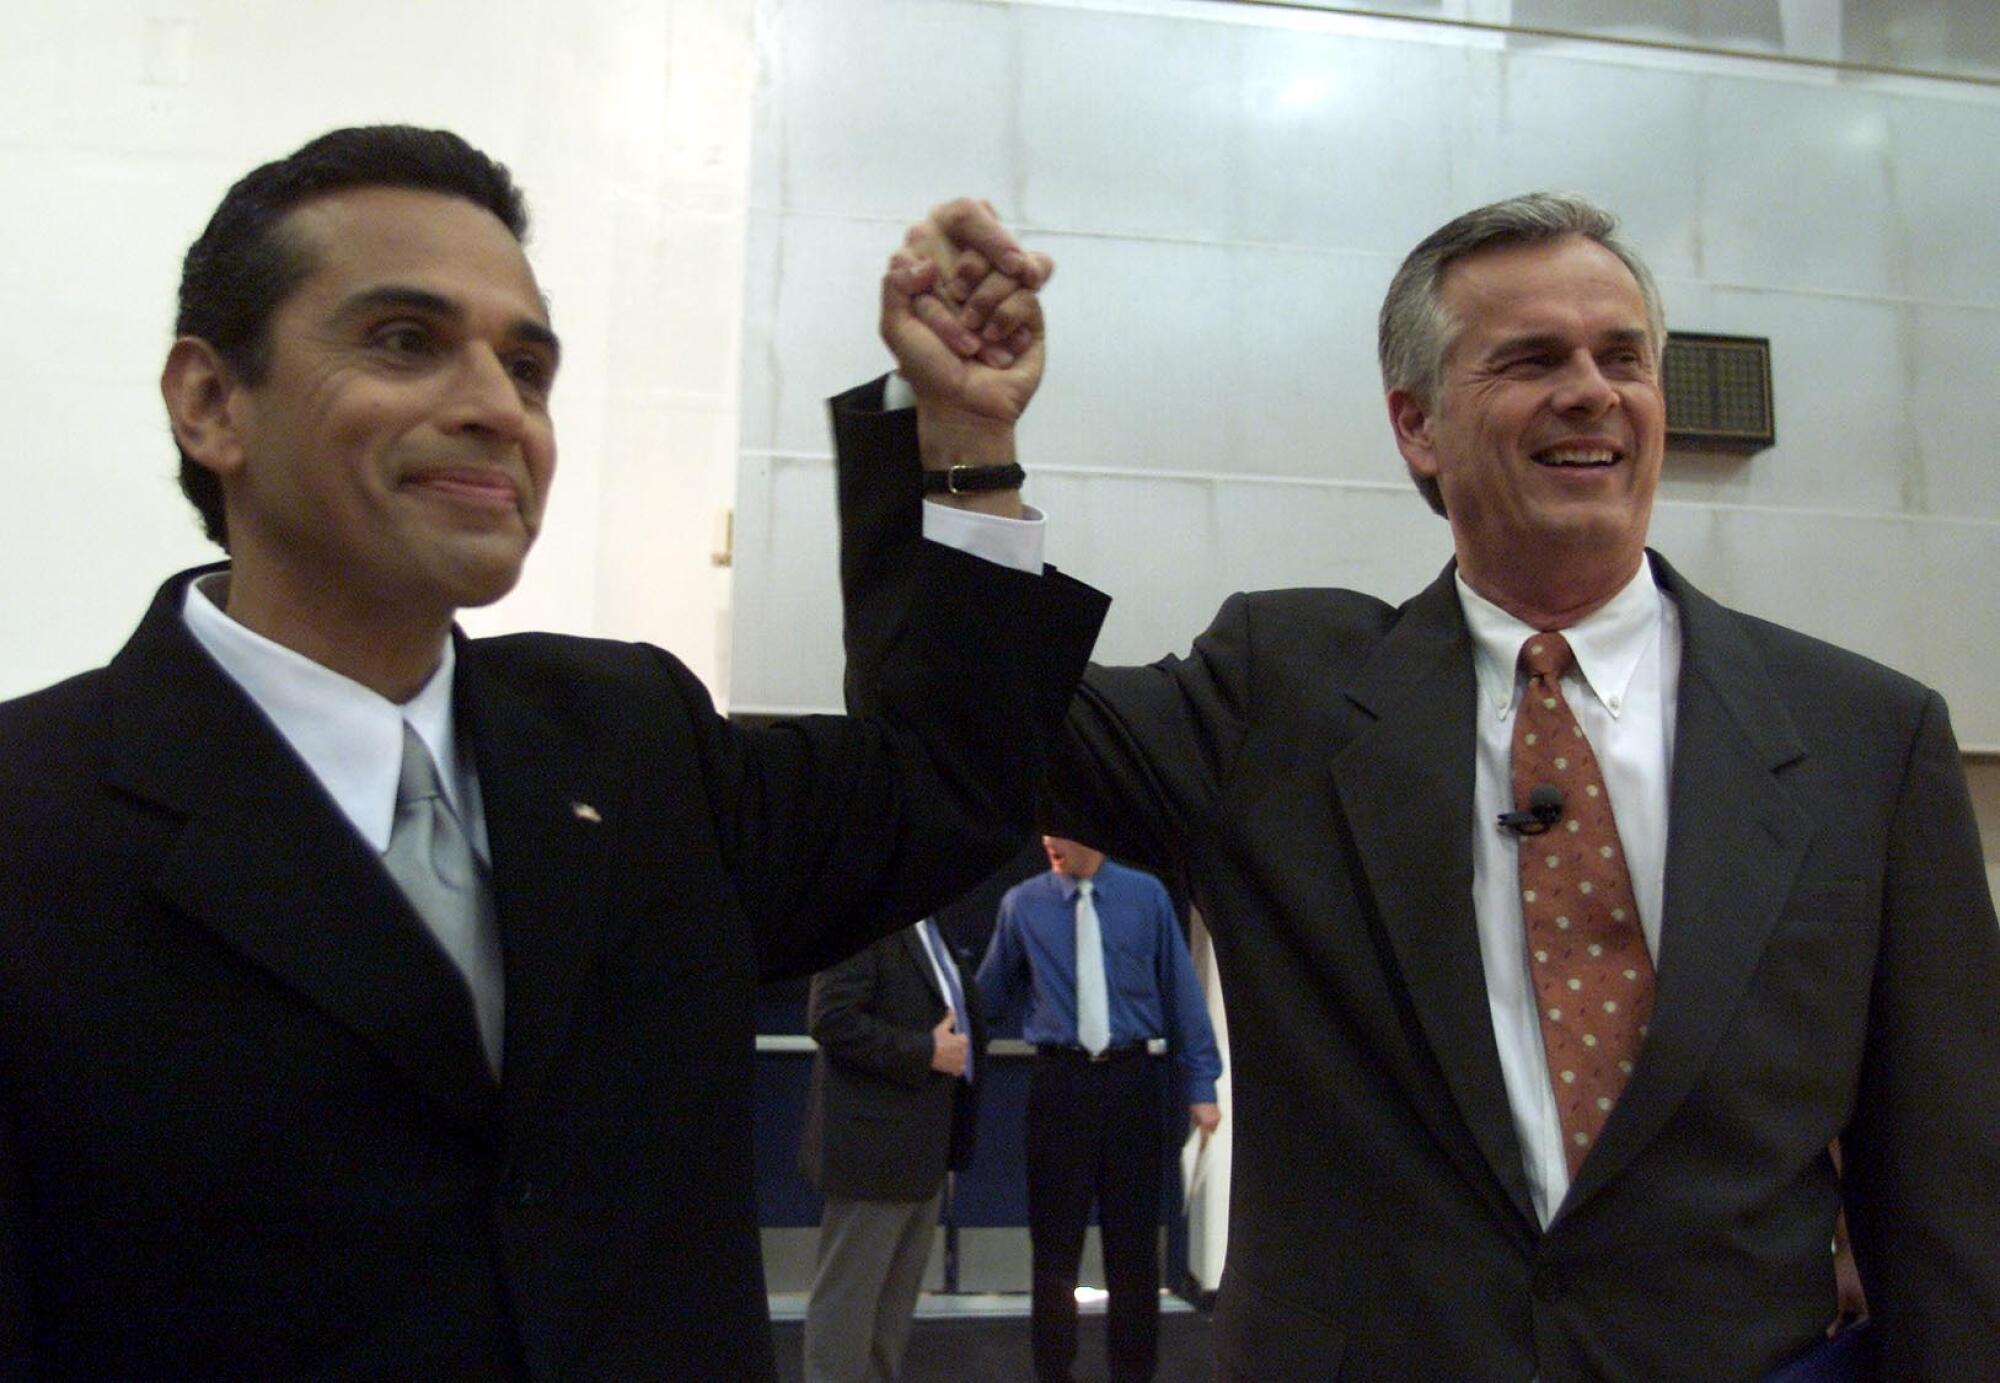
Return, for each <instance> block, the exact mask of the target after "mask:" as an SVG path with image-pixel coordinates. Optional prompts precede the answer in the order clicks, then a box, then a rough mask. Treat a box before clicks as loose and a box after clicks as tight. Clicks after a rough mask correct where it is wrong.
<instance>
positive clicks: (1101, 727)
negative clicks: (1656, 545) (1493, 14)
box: [850, 194, 2000, 1383]
mask: <svg viewBox="0 0 2000 1383" xmlns="http://www.w3.org/2000/svg"><path fill="white" fill-rule="evenodd" d="M990 221H991V213H990V210H989V209H986V208H984V207H983V204H979V203H971V202H960V203H952V204H949V205H947V206H943V207H940V208H938V209H937V211H935V212H933V213H932V216H931V217H930V219H928V220H927V221H926V222H924V223H922V224H921V225H920V226H918V227H916V228H915V229H914V231H913V233H912V235H911V237H910V238H909V240H908V241H907V242H906V245H905V248H904V249H902V250H900V251H899V252H898V254H897V256H896V257H895V258H894V259H892V261H891V266H890V271H889V275H888V279H887V280H886V283H885V295H884V301H885V337H886V338H887V339H888V340H889V342H890V344H891V346H892V349H894V350H895V351H896V354H897V358H898V365H899V367H900V370H901V373H902V374H903V375H904V376H905V377H906V378H907V379H908V381H909V388H910V389H911V390H912V391H914V395H915V402H916V405H917V410H918V424H919V426H918V431H919V433H920V434H921V435H923V436H924V437H925V439H926V442H927V443H928V440H929V438H930V437H931V436H932V435H933V434H932V431H931V424H932V422H933V420H936V421H938V422H939V423H940V424H943V425H942V426H939V427H938V428H937V429H936V430H935V435H937V436H939V437H944V436H947V435H948V436H950V437H951V439H952V442H953V444H954V445H956V446H959V447H963V448H966V449H967V450H968V451H971V452H974V453H976V454H978V455H979V456H981V457H982V458H985V459H995V458H999V457H1002V456H1005V455H1006V454H1007V452H1008V448H1009V445H1010V444H1011V433H1005V430H1004V429H999V428H992V429H986V430H985V431H983V432H981V433H980V435H979V436H978V438H977V440H976V442H975V441H969V440H968V439H967V436H966V433H965V430H964V429H963V428H962V427H956V428H952V427H951V426H950V425H951V424H952V423H953V422H954V420H958V419H961V418H962V414H963V410H962V409H957V408H955V400H954V397H953V379H954V377H952V376H949V375H947V374H946V373H945V372H942V371H940V370H939V369H937V368H936V366H935V364H934V362H932V361H929V360H927V359H925V358H923V356H922V353H921V352H918V351H915V350H913V349H912V348H911V346H910V339H911V334H910V333H909V332H908V331H907V330H905V328H906V326H907V324H908V322H910V321H916V322H920V323H922V324H923V325H925V326H927V327H928V328H929V329H930V334H931V336H932V337H933V338H934V342H933V344H941V345H942V347H943V348H944V349H946V350H948V351H949V352H951V353H952V354H953V355H955V356H957V357H959V358H960V359H964V360H971V359H972V357H973V356H974V354H975V352H976V351H977V350H979V349H980V348H981V346H980V343H981V342H982V340H983V341H987V342H990V341H992V340H994V339H999V338H996V337H995V336H994V335H993V331H995V330H997V331H999V332H1000V333H1002V334H1003V336H1004V333H1005V332H1006V331H1007V330H1009V329H1010V327H1011V323H1012V321H1013V318H1014V316H1015V315H1017V314H1019V313H1020V312H1022V311H1023V310H1024V309H1023V306H1022V302H1021V296H1020V294H1019V293H1017V292H1016V291H1015V290H1016V288H1017V285H1016V284H1015V283H1014V282H1013V280H1011V279H1009V278H1008V277H1007V276H1006V275H1005V274H1003V273H999V272H995V271H994V266H992V265H989V263H988V261H987V258H986V256H984V255H983V254H981V253H980V252H979V250H977V249H975V248H973V247H974V246H982V247H983V246H986V245H990V244H992V243H995V233H996V231H997V227H995V226H993V225H991V224H990ZM1001 267H1004V261H1003V263H1002V265H1001ZM1664 336H1665V330H1664V320H1663V314H1662V311H1661V307H1660V299H1659V294H1658V292H1657V290H1656V288H1655V287H1654V285H1653V282H1652V279H1651V276H1650V275H1649V274H1648V273H1647V272H1646V270H1645V267H1644V266H1643V264H1642V263H1641V262H1640V261H1639V259H1638V257H1637V256H1636V255H1635V254H1634V253H1633V252H1632V250H1631V249H1630V248H1629V247H1627V246H1625V245H1624V244H1622V243H1621V242H1620V241H1619V240H1618V239H1617V237H1616V235H1615V233H1614V222H1613V219H1612V218H1611V217H1610V216H1609V215H1608V214H1606V213H1605V212H1603V211H1601V210H1599V209H1598V208H1596V207H1593V206H1591V205H1590V204H1588V203H1586V202H1584V201H1582V200H1581V199H1579V198H1575V197H1569V196H1561V195H1551V194H1538V195H1534V196H1527V197H1521V198H1516V199H1513V200H1511V201H1507V202H1501V203H1498V204H1496V205H1493V206H1489V207H1484V208H1481V209H1479V210H1477V211H1473V212H1470V213H1468V214H1466V215H1464V216H1461V217H1459V218H1457V219H1456V220H1454V221H1452V222H1451V223H1450V224H1448V225H1446V226H1444V227H1443V228H1441V229H1440V230H1438V231H1437V232H1436V233H1435V234H1433V235H1431V236H1430V237H1429V238H1427V239H1426V240H1425V241H1424V242H1423V243H1422V244H1420V245H1419V246H1418V247H1417V248H1416V249H1415V250H1414V251H1413V252H1412V253H1411V254H1410V256H1409V258H1408V259H1407V260H1406V261H1405V262H1404V264H1403V266H1402V268H1401V270H1400V271H1399V272H1398V273H1397V275H1396V276H1395V280H1394V283H1393V285H1392V286H1391V288H1390V290H1389V293H1388V298H1387V301H1386V302H1385V304H1384V306H1383V309H1382V314H1381V322H1380V349H1381V360H1382V370H1383V382H1384V386H1385V390H1386V401H1387V405H1388V413H1389V418H1390V422H1391V425H1392V428H1393V430H1394V435H1395V439H1396V444H1397V447H1398V448H1399V450H1400V451H1401V452H1402V454H1403V457H1404V460H1405V461H1406V463H1407V464H1408V466H1409V470H1410V474H1411V476H1412V477H1413V478H1414V479H1415V481H1416V483H1417V486H1418V488H1419V489H1420V490H1421V491H1422V492H1423V494H1424V496H1425V498H1426V499H1427V500H1428V501H1429V503H1430V504H1431V506H1432V508H1434V509H1435V510H1437V512H1438V513H1440V514H1442V515H1443V516H1444V517H1445V518H1446V520H1447V521H1448V522H1449V524H1450V526H1451V534H1452V542H1453V547H1454V550H1455V559H1454V561H1453V562H1452V563H1451V564H1450V565H1449V566H1448V567H1447V568H1446V569H1445V571H1444V572H1443V573H1442V574H1441V575H1440V576H1439V577H1438V579H1437V580H1436V581H1435V582H1434V583H1432V585H1431V586H1430V587H1429V588H1427V589H1426V590H1424V591H1422V592H1420V593H1419V594H1417V595H1416V596H1414V597H1413V598H1411V599H1410V600H1408V601H1406V602H1405V603H1403V604H1402V605H1400V606H1394V605H1390V604H1387V603H1385V602H1383V601H1381V600H1379V599H1376V598H1375V597H1373V596H1369V595H1364V594H1361V593H1358V592H1354V591H1345V590H1328V589H1317V590H1290V591H1269V592H1262V593H1254V594H1247V595H1243V594H1239V595H1236V596H1232V597H1231V598H1230V599H1229V600H1228V601H1227V602H1226V603H1225V604H1224V605H1223V607H1222V609H1221V611H1220V613H1219V614H1218V615H1217V616H1216V618H1215V620H1214V622H1213V623H1212V624H1211V625H1210V626H1209V629H1208V631H1207V632H1206V633H1204V634H1203V635H1202V636H1201V637H1200V638H1198V639H1197V640H1196V641H1195V644H1194V647H1193V649H1192V651H1191V652H1190V653H1189V654H1188V655H1187V656H1185V657H1168V658H1164V659H1162V660H1161V661H1159V662H1157V663H1155V664H1153V665H1151V666H1148V667H1139V668H1093V669H1092V671H1091V673H1090V674H1089V675H1088V676H1087V677H1086V679H1085V682H1084V685H1083V688H1082V690H1081V691H1080V693H1079V695H1078V698H1077V700H1076V702H1075V704H1074V705H1073V707H1072V710H1071V713H1070V718H1069V725H1068V736H1067V743H1066V747H1065V749H1064V750H1063V752H1062V753H1061V754H1060V755H1059V758H1058V762H1057V763H1056V765H1055V767H1054V769H1053V770H1052V775H1051V776H1052V781H1051V784H1050V794H1051V802H1050V803H1049V805H1048V808H1047V810H1046V812H1045V820H1046V824H1047V826H1048V827H1049V828H1050V829H1054V830H1059V831H1061V832H1063V833H1065V834H1072V835H1081V836H1083V837H1084V838H1087V839H1090V840H1093V841H1097V842H1100V843H1101V844H1102V846H1103V848H1105V849H1106V850H1109V851H1113V852H1115V853H1117V854H1118V855H1119V856H1120V857H1122V858H1128V859H1131V860H1134V861H1135V862H1139V863H1142V864H1145V865H1147V866H1148V867H1151V868H1155V869H1163V870H1176V871H1179V872H1180V874H1181V875H1182V877H1183V878H1184V879H1185V881H1186V883H1187V885H1188V887H1189V889H1190V891H1191V893H1192V895H1193V897H1194V899H1195V901H1196V902H1197V903H1198V904H1199V906H1200V908H1201V910H1202V913H1203V915H1204V916H1205V917H1206V919H1207V920H1208V923H1209V925H1210V928H1211V930H1212V931H1213V933H1214V936H1215V941H1216V950H1217V955H1218V957H1219V961H1220V964H1221V968H1222V979H1223V985H1224V990H1225V992H1226V993H1227V995H1228V998H1229V1013H1230V1037H1231V1047H1232V1059H1233V1061H1234V1063H1235V1066H1234V1070H1235V1073H1236V1075H1235V1085H1234V1094H1235V1100H1236V1104H1237V1108H1236V1119H1235V1124H1236V1128H1237V1134H1236V1143H1235V1152H1234V1168H1233V1181H1232V1201H1231V1217H1230V1231H1229V1241H1228V1242H1229V1262H1228V1268H1227V1272H1226V1274H1225V1276H1224V1280H1223V1284H1222V1291H1221V1299H1220V1304H1219V1306H1218V1309H1217V1316H1216V1328H1215V1340H1216V1348H1217V1355H1218V1364H1219V1371H1220V1373H1221V1375H1222V1376H1224V1377H1228V1378H1236V1379H1256V1380H1259V1383H1270V1380H1281V1379H1315V1380H1317V1379H1325V1378H1329V1377H1333V1376H1336V1375H1337V1376H1338V1377H1341V1378H1370V1379H1377V1378H1380V1379H1388V1378H1393V1379H1412V1378H1422V1379H1428V1378H1438V1379H1466V1378H1508V1379H1529V1378H1537V1379H1540V1380H1542V1381H1543V1383H1558V1380H1582V1379H1598V1378H1635V1379H1639V1378H1643V1379H1722V1378H1732V1379H1755V1378H1760V1377H1765V1376H1768V1375H1772V1374H1773V1373H1774V1372H1777V1371H1781V1370H1791V1369H1794V1368H1797V1367H1801V1366H1803V1367H1807V1368H1821V1369H1826V1368H1830V1367H1834V1366H1839V1367H1845V1368H1847V1369H1849V1370H1851V1371H1852V1372H1851V1374H1850V1375H1849V1376H1861V1375H1862V1372H1863V1371H1864V1370H1867V1369H1878V1370H1880V1372H1881V1373H1882V1374H1883V1375H1884V1376H1888V1377H1894V1378H1898V1379H1956V1378H1963V1379H1992V1378H1994V1377H2000V1197H1996V1196H1995V1194H1994V1188H1995V1187H1996V1186H2000V1016H1996V1015H2000V931H1996V926H1995V919H1994V913H1993V905H1992V900H1991V896H1990V894H1989V891H1988V888H1987V884H1986V880H1985V878H1984V875H1983V869H1982V865H1981V860H1980V850H1979V841H1978V835H1977V828H1976V824H1975V821H1974V818H1973V815H1972V811H1971V807H1970V803H1969V799H1968V795H1967V791H1966V785H1965V780H1964V775H1963V770H1962V767H1961V765H1960V762H1959V757H1958V752H1957V747H1956V745H1955V743H1954V741H1953V738H1952V734H1951V730H1950V726H1949V722H1948V719H1947V717H1946V713H1945V708H1944V703H1943V702H1942V701H1941V700H1940V698H1939V697H1938V696H1937V694H1936V693H1935V692H1933V691H1930V690H1928V689H1927V688H1925V687H1922V686H1920V685H1918V684H1917V683H1916V682H1914V681H1912V680H1910V679H1909V678H1907V677H1904V676H1902V675H1900V674H1898V673H1895V672H1892V671H1890V670H1889V669H1886V668H1883V667H1881V666H1878V665H1876V664H1874V663H1871V662H1869V661H1867V660H1865V659H1863V658H1861V657H1859V656H1857V655H1855V654H1852V653H1848V652H1844V651H1842V650H1840V649H1838V648H1835V647H1832V646H1830V645H1828V644H1825V643H1822V642H1819V641H1817V640H1814V639H1810V638H1807V637H1805V636H1803V635H1800V634H1797V633H1794V632H1792V631H1789V630H1786V629H1781V628H1779V627H1777V626H1775V625H1772V624H1769V623H1766V622H1764V621H1762V620H1759V619H1755V618H1752V617H1749V616H1747V615H1743V614H1740V613H1737V612H1735V611H1732V610H1728V609H1725V608H1723V607H1722V606H1720V605H1718V604H1716V603H1715V602H1714V601H1713V600H1711V599H1709V598H1708V597H1706V596H1704V595H1703V594H1702V593H1701V592H1700V591H1698V590H1697V589H1695V588H1694V586H1692V585H1691V584H1690V583H1689V582H1688V581H1687V580H1686V579H1685V578H1684V577H1682V576H1681V575H1679V574H1678V573H1677V572H1676V571H1675V570H1674V569H1673V568H1672V567H1671V566H1670V565H1668V563H1667V562H1666V561H1665V560H1664V559H1663V558H1661V557H1660V556H1659V555H1658V554H1657V553H1652V552H1649V550H1648V549H1647V548H1646V545H1645V544H1646V534H1647V528H1648V524H1649V520H1650V516H1651V512H1652V503H1653V498H1654V494H1655V492H1656V490H1657V489H1658V486H1659V478H1660V468H1661V462H1662V458H1663V455H1664V453H1665V450H1666V419H1665V412H1666V410H1665V403H1664V398H1663V393H1662V388H1661V380H1660V360H1661V347H1662V344H1663V340H1664ZM968 368H974V369H976V365H974V366H968ZM900 387H901V386H898V388H899V389H900ZM888 401H889V402H891V403H893V402H895V400H894V399H893V398H891V399H889V400H888ZM884 416H885V421H884V423H883V427H882V429H881V430H880V431H879V432H878V433H877V434H876V435H877V436H878V437H879V438H881V439H882V440H883V443H884V445H887V442H888V438H889V436H890V434H889V432H888V431H887V429H888V427H889V425H890V424H889V423H888V422H887V421H886V419H887V417H889V416H892V415H884ZM1003 433H1004V435H1003ZM861 437H862V434H861V433H860V432H859V431H857V432H856V433H855V434H853V435H852V437H851V439H850V440H859V439H861ZM1836 1139H1837V1140H1838V1141H1839V1143H1840V1145H1841V1147H1842V1149H1843V1150H1844V1152H1845V1161H1844V1164H1843V1165H1842V1166H1841V1167H1838V1168H1837V1167H1836V1165H1835V1162H1834V1159H1833V1157H1832V1155H1831V1152H1830V1149H1831V1145H1832V1144H1833V1143H1834V1142H1835V1140H1836ZM1843 1204H1844V1205H1845V1207H1846V1211H1847V1214H1848V1216H1849V1219H1850V1221H1851V1223H1852V1227H1853V1238H1854V1247H1855V1253H1856V1256H1857V1258H1858V1260H1859V1265H1860V1269H1861V1274H1862V1277H1863V1280H1864V1282H1865V1285H1866V1289H1867V1294H1868V1298H1869V1301H1870V1303H1871V1305H1872V1307H1873V1311H1874V1325H1873V1327H1872V1329H1871V1330H1870V1331H1869V1332H1860V1333H1848V1334H1846V1335H1843V1336H1842V1337H1841V1338H1840V1339H1839V1340H1836V1341H1835V1342H1834V1343H1833V1345H1832V1346H1828V1345H1827V1343H1826V1341H1825V1340H1824V1339H1823V1336H1824V1335H1825V1334H1826V1333H1827V1323H1828V1321H1829V1319H1830V1318H1832V1317H1833V1316H1834V1314H1835V1281H1834V1271H1833V1260H1832V1255H1831V1253H1830V1244H1831V1240H1832V1237H1833V1230H1834V1222H1835V1218H1836V1215H1837V1214H1838V1213H1839V1211H1840V1209H1841V1207H1842V1206H1843ZM1871 1336H1872V1346H1871V1344H1870V1343H1869V1341H1870V1337H1871ZM1817 1376H1834V1375H1830V1374H1826V1373H1821V1374H1819V1375H1817Z"/></svg>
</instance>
